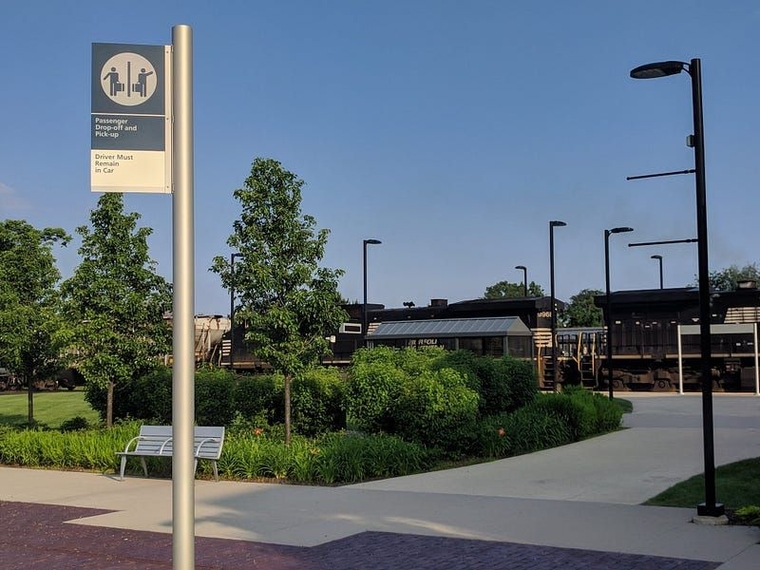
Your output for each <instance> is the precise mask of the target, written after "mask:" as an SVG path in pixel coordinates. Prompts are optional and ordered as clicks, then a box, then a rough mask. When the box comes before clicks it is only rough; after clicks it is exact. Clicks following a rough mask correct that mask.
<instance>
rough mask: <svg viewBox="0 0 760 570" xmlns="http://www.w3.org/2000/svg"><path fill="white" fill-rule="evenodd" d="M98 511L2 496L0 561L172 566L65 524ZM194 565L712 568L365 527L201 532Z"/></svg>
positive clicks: (156, 548) (166, 553)
mask: <svg viewBox="0 0 760 570" xmlns="http://www.w3.org/2000/svg"><path fill="white" fill-rule="evenodd" d="M104 512H106V511H102V510H98V509H85V508H78V507H62V506H55V505H39V504H30V503H15V502H6V501H0V567H2V568H13V569H14V570H16V569H18V570H26V569H43V568H44V569H51V568H55V569H56V570H74V569H77V570H78V569H85V570H90V569H92V570H94V569H97V570H110V569H114V570H116V569H118V570H127V569H135V570H137V569H139V570H158V569H164V570H165V569H167V568H171V567H172V565H171V551H172V537H171V535H168V534H161V533H152V532H141V531H132V530H121V529H111V528H104V527H92V526H82V525H76V524H67V521H76V519H78V518H82V517H90V516H94V515H98V514H101V513H104ZM195 561H196V569H197V570H212V569H214V570H245V569H248V568H251V569H259V568H260V569H266V570H296V569H298V570H359V569H360V570H427V569H430V570H432V569H435V570H444V569H455V570H459V569H461V570H497V569H507V568H508V569H510V570H528V569H531V570H545V569H549V568H562V569H563V570H575V569H580V568H583V569H587V570H610V569H623V570H627V569H630V570H634V569H635V570H711V569H713V568H716V567H717V566H718V564H716V563H713V562H703V561H694V560H681V559H675V558H662V557H658V556H642V555H634V554H619V553H613V552H596V551H591V550H577V549H569V548H552V547H547V546H532V545H526V544H514V543H502V542H489V541H480V540H464V539H455V538H444V537H429V536H419V535H406V534H394V533H385V532H363V533H361V534H358V535H355V536H351V537H347V538H344V539H341V540H337V541H334V542H330V543H327V544H323V545H320V546H317V547H312V548H299V547H294V546H281V545H274V544H262V543H255V542H244V541H236V540H224V539H214V538H203V537H198V538H196V541H195Z"/></svg>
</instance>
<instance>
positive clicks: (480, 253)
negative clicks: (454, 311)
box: [0, 0, 760, 314]
mask: <svg viewBox="0 0 760 570" xmlns="http://www.w3.org/2000/svg"><path fill="white" fill-rule="evenodd" d="M176 24H189V25H190V26H192V28H193V32H194V47H195V52H194V56H195V67H194V74H195V213H196V220H195V230H196V284H195V286H196V312H197V313H219V314H226V313H227V311H228V307H229V301H228V299H229V297H228V294H227V292H226V291H225V290H224V289H222V287H221V284H220V282H219V279H218V277H217V276H216V275H215V274H213V273H211V272H209V271H208V267H209V266H210V264H211V258H212V257H213V256H214V255H216V254H222V255H228V254H229V252H230V250H229V248H228V247H227V245H226V239H227V237H228V236H229V234H230V232H231V226H232V222H233V220H234V219H235V218H236V217H237V215H238V214H239V205H238V203H237V202H236V201H235V200H234V199H233V198H232V192H233V191H234V190H235V189H236V188H239V187H240V186H241V185H242V184H243V181H244V179H245V178H246V176H247V175H248V173H249V171H250V165H251V162H252V161H253V159H254V158H255V157H258V156H262V157H271V158H275V159H277V160H279V161H280V162H282V163H283V165H284V166H285V167H286V168H287V169H289V170H291V171H293V172H295V173H297V174H298V175H299V176H300V177H301V178H303V179H304V180H305V182H306V185H305V187H304V190H303V204H302V206H303V211H304V213H307V214H310V215H313V216H314V217H315V218H316V219H317V223H318V226H319V227H320V228H329V229H330V230H331V235H330V241H329V243H328V247H327V254H326V257H325V259H324V265H326V266H328V267H334V268H342V269H344V270H345V272H346V273H345V276H344V277H343V279H342V281H341V286H340V290H341V293H342V294H343V295H344V296H345V297H347V298H348V299H350V300H361V297H362V239H364V238H376V239H380V240H382V242H383V243H382V245H379V246H373V247H372V248H371V250H370V252H369V284H370V286H369V291H370V295H369V297H370V301H371V302H379V303H384V304H385V305H387V306H393V307H398V306H401V303H402V302H404V301H414V302H415V303H416V304H417V305H418V306H421V305H424V304H426V303H427V302H428V301H429V299H430V298H439V297H440V298H448V299H449V300H450V301H458V300H463V299H469V298H475V297H479V296H481V295H482V294H483V291H484V290H485V288H486V287H487V286H488V285H491V284H493V283H495V282H497V281H500V280H503V279H508V280H510V281H515V282H519V281H521V279H522V273H521V272H520V271H518V270H515V269H514V266H515V265H526V266H527V267H528V277H529V279H530V280H534V281H536V282H537V283H539V284H541V285H542V286H543V287H544V289H545V290H546V291H547V292H548V290H549V253H548V250H549V246H548V221H549V220H552V219H558V220H563V221H565V222H567V224H568V225H567V227H564V228H558V229H557V230H556V231H555V255H556V290H557V296H558V297H559V298H561V299H564V300H567V299H569V298H570V296H572V295H574V294H575V293H577V292H578V291H580V290H581V289H584V288H598V289H603V288H604V239H603V231H604V229H605V228H612V227H615V226H631V227H633V228H634V229H635V233H632V234H621V235H615V236H612V239H611V242H610V243H611V268H612V288H613V290H618V289H638V288H650V287H651V288H654V287H657V286H658V271H657V263H656V261H654V260H652V259H650V255H653V254H661V255H662V256H663V258H664V262H663V265H664V273H665V285H666V286H671V287H676V286H684V285H686V284H688V283H689V282H691V281H692V280H693V279H694V275H695V274H696V271H697V254H696V247H695V245H694V244H685V245H667V246H660V247H638V248H629V247H627V244H628V243H630V242H637V241H655V240H668V239H683V238H691V237H695V236H696V223H695V202H696V201H695V191H694V178H693V176H688V175H687V176H676V177H668V178H660V179H655V180H648V181H637V182H627V181H626V180H625V178H626V176H628V175H632V174H642V173H653V172H662V171H670V170H681V169H687V168H692V166H693V152H692V150H691V149H689V148H687V147H686V146H685V138H686V136H687V135H688V134H689V133H691V132H692V123H691V121H692V115H691V90H690V79H689V76H688V75H687V74H685V73H684V74H681V75H678V76H674V77H669V78H664V79H658V80H652V81H635V80H633V79H630V78H629V75H628V74H629V71H630V69H631V68H633V67H635V66H637V65H639V64H642V63H647V62H652V61H662V60H682V61H689V60H690V59H691V58H693V57H699V58H701V60H702V73H703V90H704V116H705V136H706V173H707V200H708V217H709V221H708V224H709V236H710V241H709V248H710V266H711V269H722V268H725V267H727V266H728V265H731V264H739V265H744V264H746V263H752V262H756V261H758V260H759V258H758V255H757V253H756V252H757V248H756V243H757V239H758V238H757V235H756V234H757V227H758V224H757V219H758V212H760V197H758V195H759V193H758V191H757V190H758V188H757V187H758V183H760V166H759V165H760V161H759V160H758V154H759V153H760V140H759V139H760V137H758V135H757V133H759V132H760V113H758V100H760V74H758V73H757V63H756V62H757V54H758V53H760V36H758V34H757V29H758V27H759V24H760V6H758V5H757V3H756V2H754V1H751V0H746V1H745V0H736V1H730V2H721V3H717V2H711V1H707V0H690V1H679V0H675V1H669V2H662V1H655V0H639V1H638V2H625V3H623V2H609V1H602V0H598V1H591V0H587V1H583V0H578V1H575V2H564V1H559V0H557V1H535V2H517V1H507V0H504V1H496V0H493V1H486V0H472V1H470V2H463V1H451V0H416V1H415V0H406V1H402V0H384V1H383V2H377V1H375V2H370V1H363V0H353V1H350V0H340V1H339V0H324V1H315V0H312V1H309V0H301V1H295V0H293V1H288V0H283V1H266V2H264V1H255V0H252V1H218V2H211V1H204V2H201V1H184V2H180V1H158V0H153V1H151V2H142V1H138V0H132V1H130V2H127V3H123V2H104V1H102V0H101V1H99V2H91V1H88V0H80V1H77V2H41V1H38V0H27V1H24V2H14V1H9V0H6V1H4V2H3V4H2V7H0V54H2V67H3V78H4V85H3V87H2V89H0V109H1V110H0V117H1V120H0V219H5V218H20V219H26V220H27V221H29V222H30V223H32V224H34V225H35V226H38V227H47V226H61V227H63V228H65V229H66V230H67V231H69V232H70V233H72V234H73V233H74V230H75V228H76V227H77V226H79V225H82V224H85V223H87V221H88V217H89V212H90V210H91V209H92V208H93V207H94V206H95V204H96V202H97V199H98V196H99V194H95V193H92V192H90V180H89V168H90V164H89V161H90V131H89V128H90V73H91V71H90V58H91V44H92V43H93V42H96V43H126V44H152V45H164V44H169V43H171V28H172V26H173V25H176ZM125 199H126V204H127V208H128V209H129V210H131V211H138V212H140V213H141V214H142V216H143V217H142V224H143V225H146V226H150V227H152V228H153V229H154V235H153V236H152V238H151V241H150V245H151V255H152V256H153V258H154V259H156V260H157V262H158V264H159V271H160V272H161V273H162V274H163V275H165V276H166V277H167V278H168V279H171V251H172V244H171V239H172V238H171V236H172V228H171V198H170V197H169V196H165V195H138V194H127V195H125ZM76 249H77V244H76V243H74V244H72V245H71V246H69V248H68V249H67V250H62V251H59V252H57V256H58V259H59V265H60V267H61V270H62V272H63V273H64V276H68V275H70V274H71V272H72V270H73V268H74V267H75V266H76V264H77V262H78V256H77V253H76Z"/></svg>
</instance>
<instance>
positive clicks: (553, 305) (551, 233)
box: [549, 220, 567, 392]
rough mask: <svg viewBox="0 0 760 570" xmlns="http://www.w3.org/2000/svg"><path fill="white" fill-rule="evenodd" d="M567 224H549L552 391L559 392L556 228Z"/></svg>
mask: <svg viewBox="0 0 760 570" xmlns="http://www.w3.org/2000/svg"><path fill="white" fill-rule="evenodd" d="M566 225H567V224H566V223H565V222H560V221H558V220H552V221H550V222H549V289H550V301H551V335H552V339H551V342H552V391H553V392H556V391H557V338H556V337H557V307H556V305H557V300H556V297H555V294H554V228H555V227H558V226H566Z"/></svg>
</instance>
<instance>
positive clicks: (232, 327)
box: [230, 253, 243, 371]
mask: <svg viewBox="0 0 760 570" xmlns="http://www.w3.org/2000/svg"><path fill="white" fill-rule="evenodd" d="M236 257H243V254H242V253H231V254H230V371H232V369H233V364H235V258H236Z"/></svg>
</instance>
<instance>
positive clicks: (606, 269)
mask: <svg viewBox="0 0 760 570" xmlns="http://www.w3.org/2000/svg"><path fill="white" fill-rule="evenodd" d="M610 233H611V232H610V230H604V282H605V287H606V291H607V304H606V306H605V307H604V309H605V310H604V316H605V320H606V321H607V323H606V324H607V342H606V343H605V344H606V346H607V391H608V393H609V397H610V400H612V398H613V388H612V310H611V308H612V307H611V302H610Z"/></svg>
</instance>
